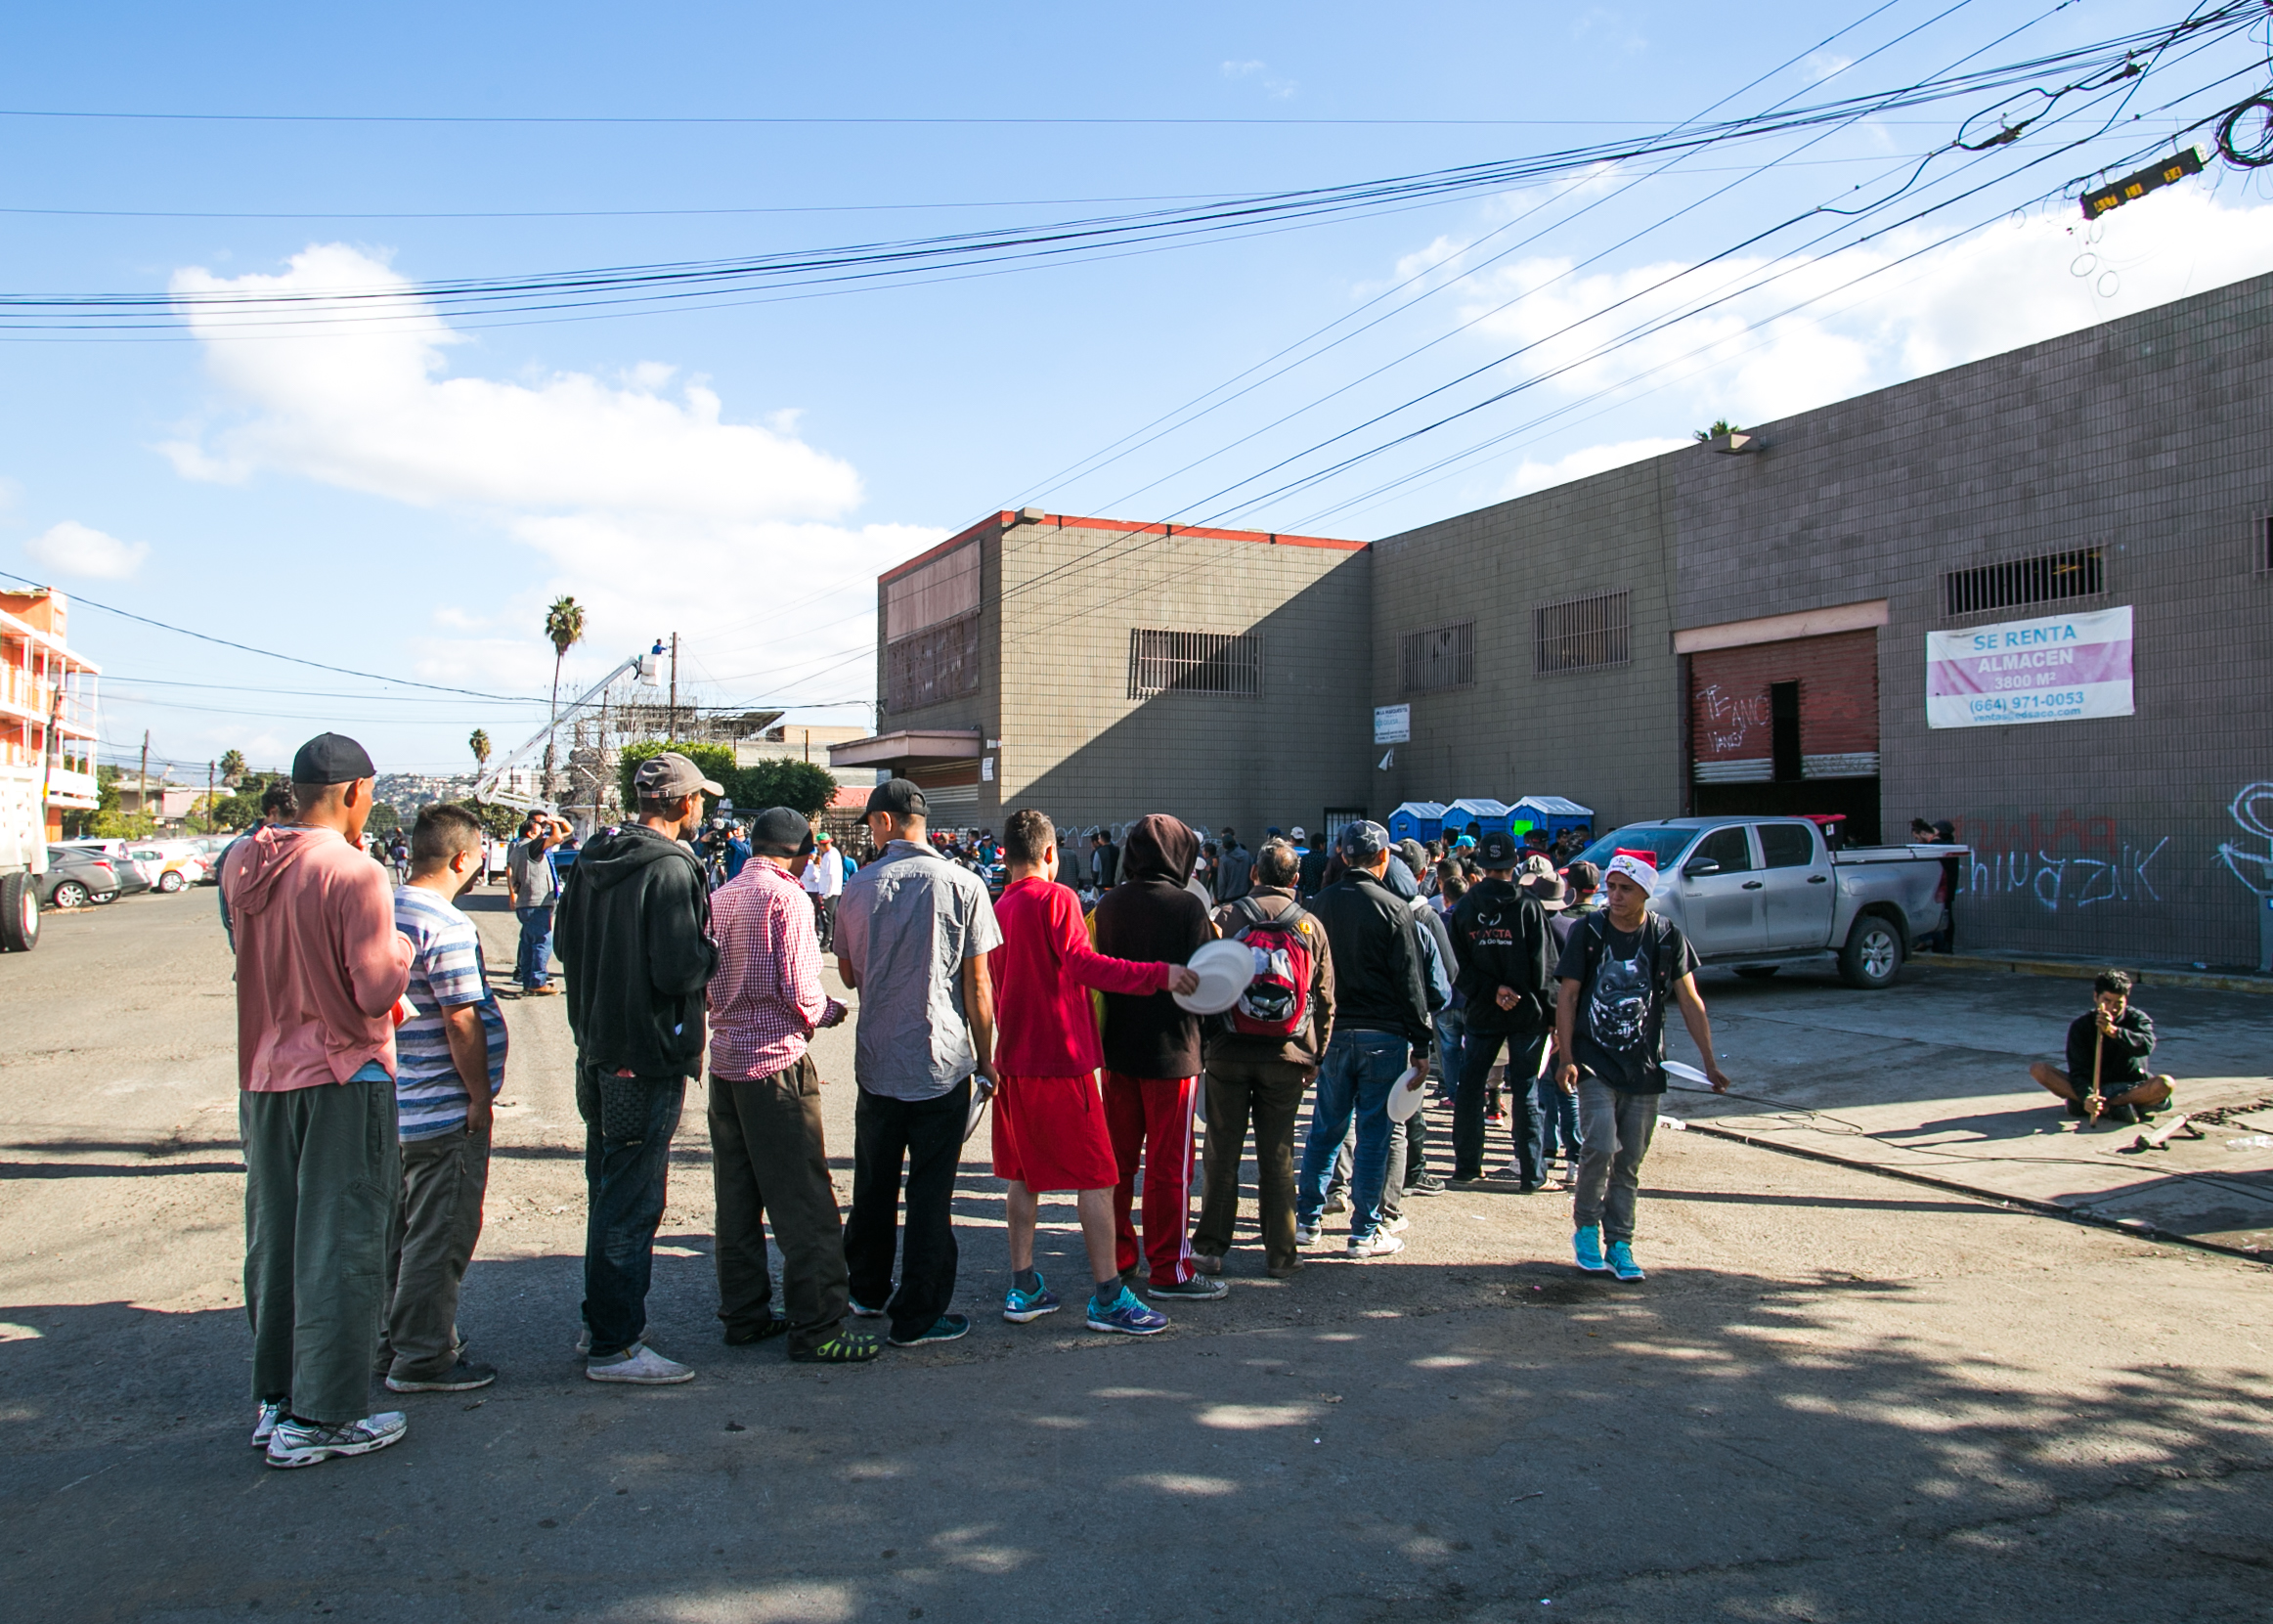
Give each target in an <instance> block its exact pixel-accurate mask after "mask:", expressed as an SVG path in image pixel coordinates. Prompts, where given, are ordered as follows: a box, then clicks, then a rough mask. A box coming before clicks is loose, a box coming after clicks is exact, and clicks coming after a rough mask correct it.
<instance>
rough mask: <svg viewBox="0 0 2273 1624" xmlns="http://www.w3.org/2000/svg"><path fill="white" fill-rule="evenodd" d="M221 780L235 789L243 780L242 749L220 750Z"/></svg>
mask: <svg viewBox="0 0 2273 1624" xmlns="http://www.w3.org/2000/svg"><path fill="white" fill-rule="evenodd" d="M221 781H222V782H223V783H225V784H227V785H228V786H229V787H230V788H231V789H235V788H236V787H237V786H238V785H239V784H240V783H242V782H243V781H244V752H243V751H241V750H224V751H222V752H221Z"/></svg>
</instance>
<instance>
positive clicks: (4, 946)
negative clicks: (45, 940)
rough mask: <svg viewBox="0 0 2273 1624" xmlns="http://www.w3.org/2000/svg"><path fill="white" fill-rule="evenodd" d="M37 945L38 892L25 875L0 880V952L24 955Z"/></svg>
mask: <svg viewBox="0 0 2273 1624" xmlns="http://www.w3.org/2000/svg"><path fill="white" fill-rule="evenodd" d="M38 945H39V890H38V888H37V887H36V886H34V885H33V884H32V883H31V876H30V875H29V874H10V875H9V876H7V877H6V878H5V879H0V951H4V952H11V953H28V952H30V951H31V949H32V948H34V947H36V946H38Z"/></svg>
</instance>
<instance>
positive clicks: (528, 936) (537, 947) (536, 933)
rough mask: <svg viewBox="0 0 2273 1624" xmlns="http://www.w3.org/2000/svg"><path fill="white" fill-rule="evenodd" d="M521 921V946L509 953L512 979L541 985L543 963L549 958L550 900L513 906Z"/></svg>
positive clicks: (550, 949)
mask: <svg viewBox="0 0 2273 1624" xmlns="http://www.w3.org/2000/svg"><path fill="white" fill-rule="evenodd" d="M513 917H514V918H515V919H518V920H519V921H520V922H521V948H520V951H519V952H517V953H515V954H514V955H513V980H515V981H516V982H519V983H520V984H521V985H522V986H523V987H543V986H544V985H545V982H546V966H547V965H549V964H550V963H551V962H552V904H551V903H550V902H546V904H545V905H544V906H543V907H537V908H515V909H514V910H513Z"/></svg>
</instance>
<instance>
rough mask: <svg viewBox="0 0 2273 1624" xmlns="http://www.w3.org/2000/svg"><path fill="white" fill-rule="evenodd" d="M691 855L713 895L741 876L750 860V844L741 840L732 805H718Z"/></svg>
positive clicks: (727, 802) (697, 839) (729, 803)
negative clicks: (699, 867) (699, 862)
mask: <svg viewBox="0 0 2273 1624" xmlns="http://www.w3.org/2000/svg"><path fill="white" fill-rule="evenodd" d="M694 855H695V856H697V857H698V858H700V859H701V861H702V865H703V872H704V873H705V874H706V875H708V876H709V878H710V887H711V889H712V890H713V891H716V890H718V889H719V887H721V886H722V885H724V884H725V883H726V882H727V881H728V880H730V879H732V878H733V877H734V876H735V875H737V874H739V873H741V872H742V865H743V864H744V863H746V862H748V861H749V860H750V843H749V842H748V841H747V840H745V839H744V838H743V836H742V826H741V824H740V823H739V822H738V821H736V820H735V818H734V804H733V803H732V802H731V801H721V802H720V803H719V810H718V812H716V813H714V814H713V815H712V817H711V820H710V824H709V826H708V827H706V828H705V829H704V830H703V832H702V833H701V834H700V835H698V836H696V837H695V842H694Z"/></svg>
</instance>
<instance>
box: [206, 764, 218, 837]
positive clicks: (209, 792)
mask: <svg viewBox="0 0 2273 1624" xmlns="http://www.w3.org/2000/svg"><path fill="white" fill-rule="evenodd" d="M215 768H216V764H215V763H212V762H207V763H206V764H205V826H206V827H207V828H208V829H210V828H211V827H212V826H213V775H214V771H215Z"/></svg>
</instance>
